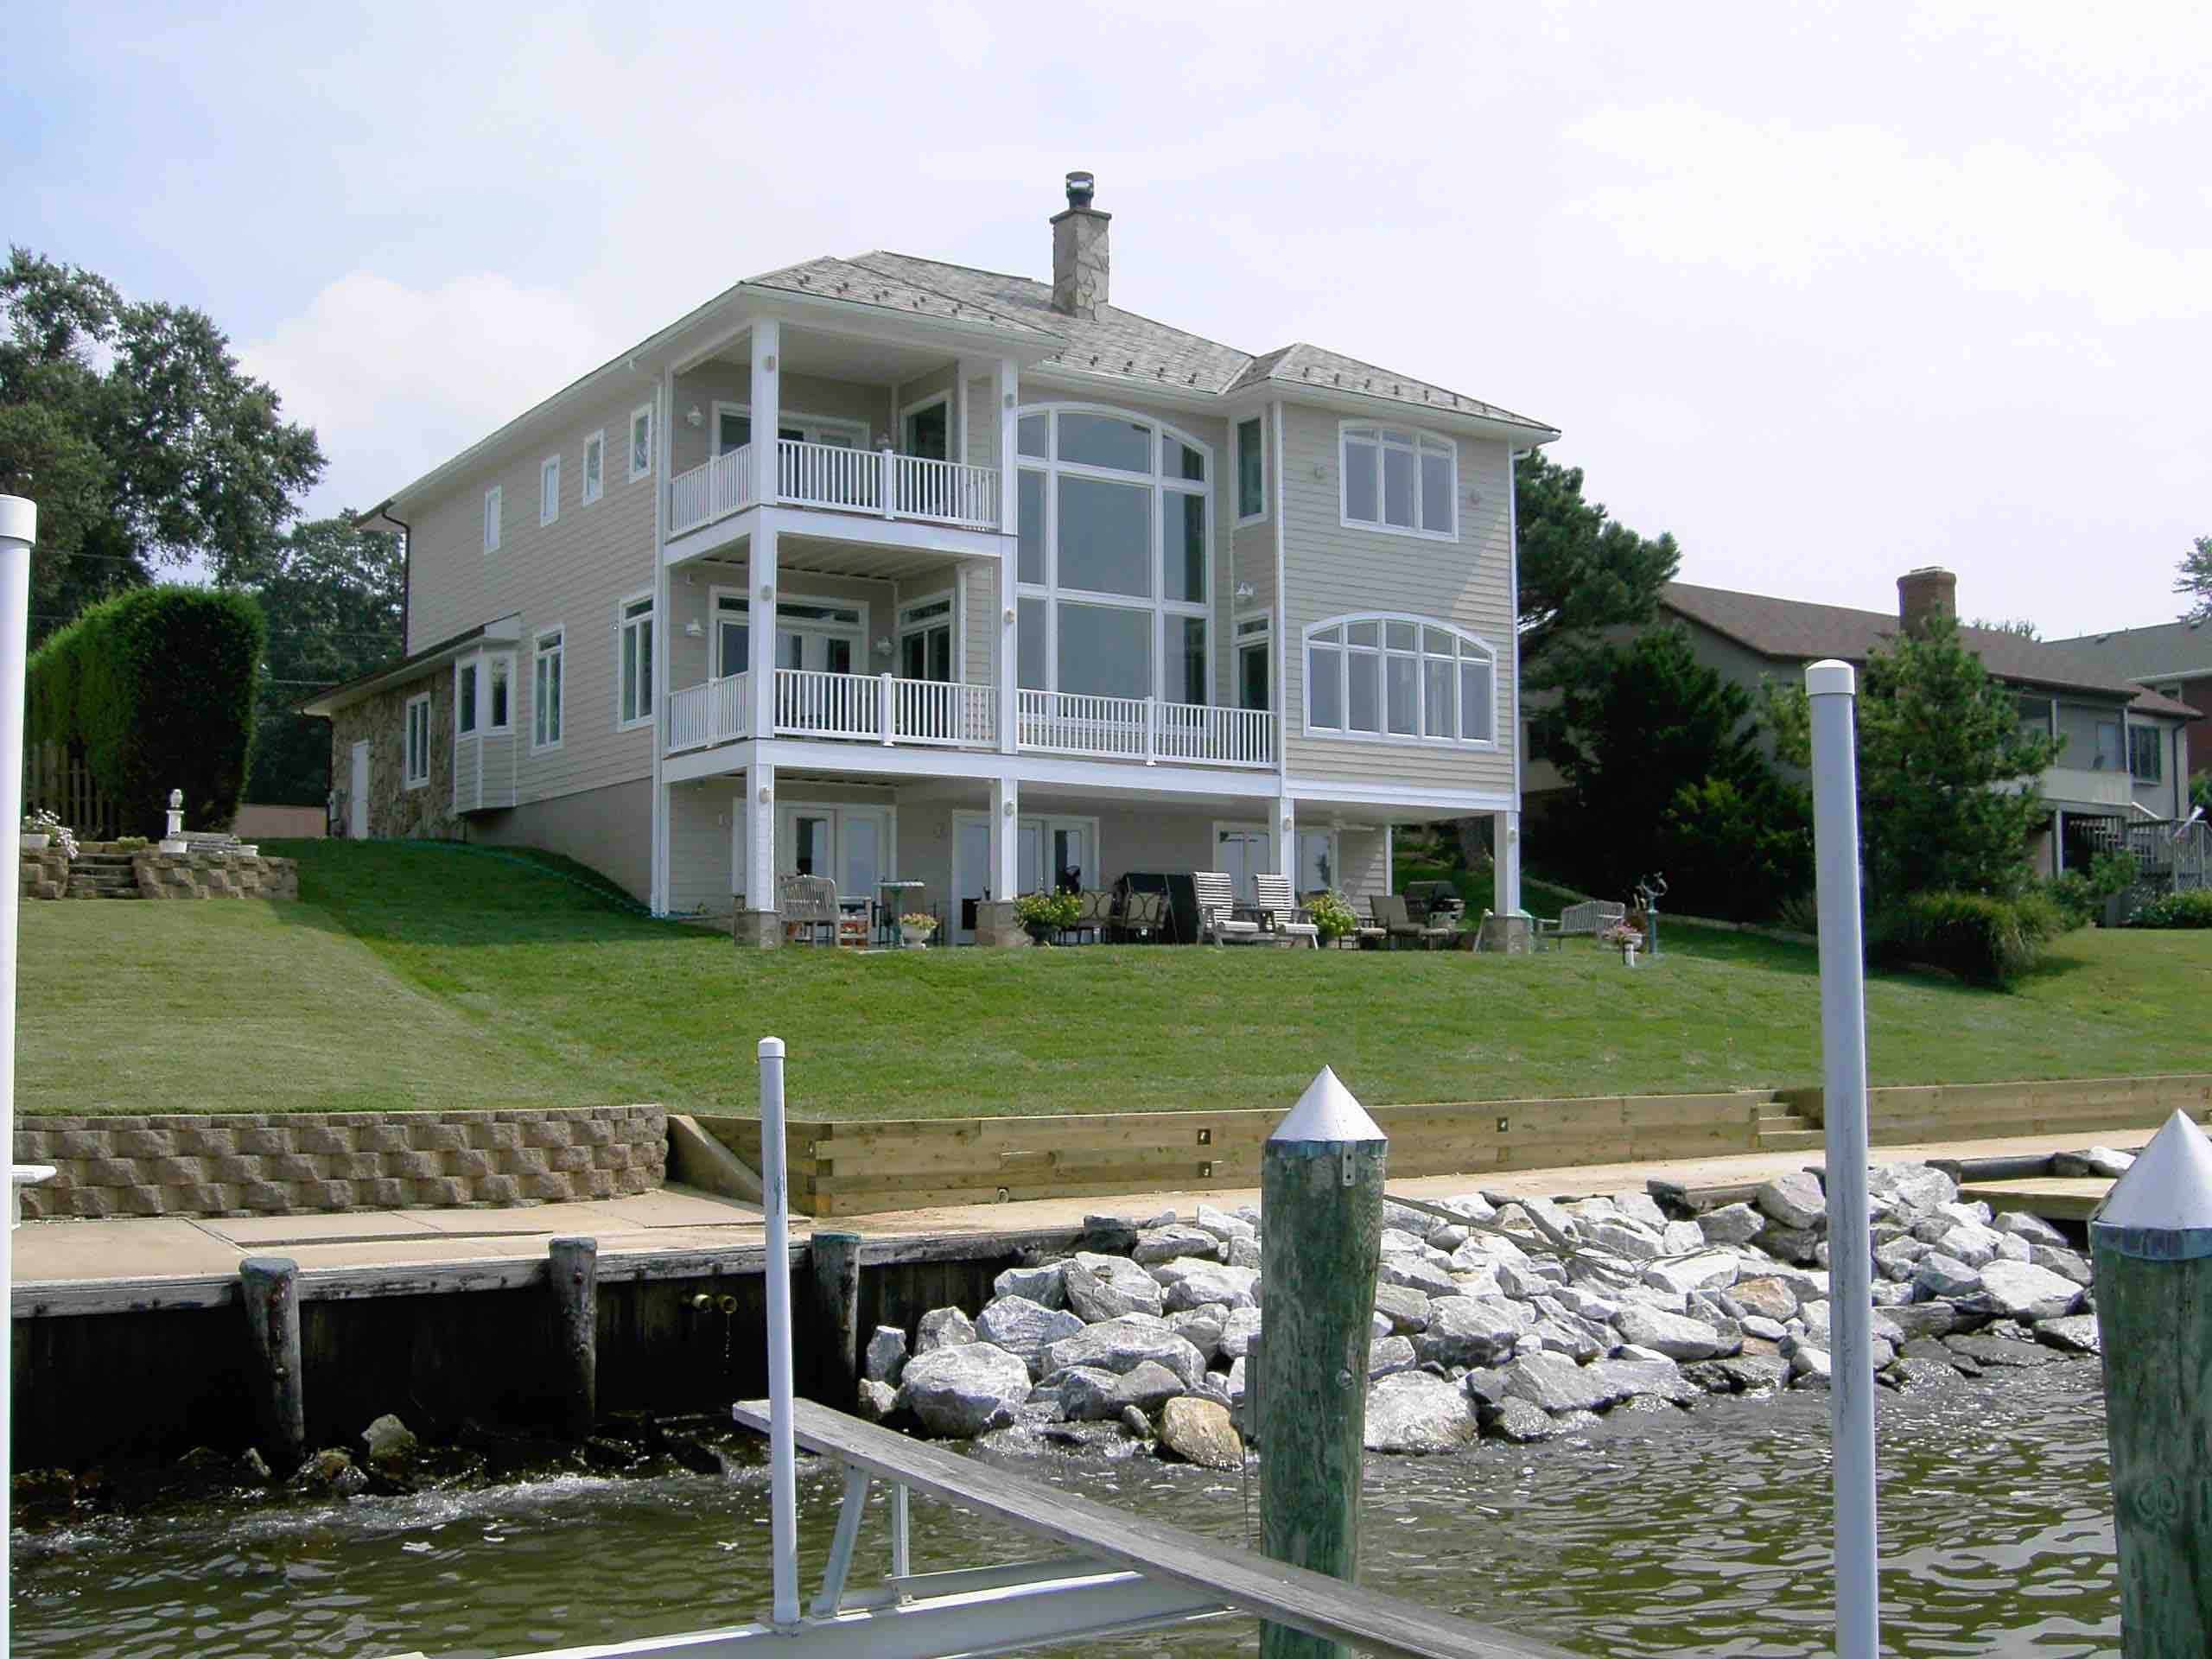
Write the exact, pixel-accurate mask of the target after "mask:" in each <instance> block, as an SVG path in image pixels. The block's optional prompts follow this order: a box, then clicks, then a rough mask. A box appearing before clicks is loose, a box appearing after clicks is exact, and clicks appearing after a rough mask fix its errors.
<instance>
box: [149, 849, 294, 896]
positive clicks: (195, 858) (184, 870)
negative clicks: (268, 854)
mask: <svg viewBox="0 0 2212 1659" xmlns="http://www.w3.org/2000/svg"><path fill="white" fill-rule="evenodd" d="M130 868H131V870H132V873H133V874H136V875H137V878H138V896H139V897H140V898H141V899H296V898H298V897H299V896H300V866H299V861H298V860H296V859H290V858H264V857H262V856H261V855H259V854H245V853H140V854H138V855H136V856H134V857H133V858H132V859H131V861H130Z"/></svg>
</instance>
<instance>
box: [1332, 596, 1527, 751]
mask: <svg viewBox="0 0 2212 1659" xmlns="http://www.w3.org/2000/svg"><path fill="white" fill-rule="evenodd" d="M1306 731H1307V732H1308V733H1310V734H1313V735H1314V736H1317V737H1355V738H1364V739H1369V740H1371V741H1381V742H1402V743H1462V744H1478V745H1481V746H1484V747H1495V746H1496V745H1497V653H1496V652H1493V651H1492V650H1491V648H1490V646H1489V645H1488V644H1486V643H1485V642H1484V640H1482V639H1479V638H1478V637H1477V636H1476V635H1474V634H1471V633H1469V632H1466V631H1465V629H1464V628H1455V627H1453V626H1452V625H1451V624H1450V623H1448V622H1439V621H1435V620H1433V619H1431V618H1428V617H1422V616H1394V615H1392V614H1390V613H1387V612H1381V611H1377V612H1370V613H1364V614H1361V615H1357V616H1332V617H1330V618H1328V619H1327V620H1325V621H1320V622H1316V623H1314V624H1313V626H1311V627H1309V628H1307V629H1306Z"/></svg>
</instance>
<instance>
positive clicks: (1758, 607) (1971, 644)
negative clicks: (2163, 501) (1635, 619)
mask: <svg viewBox="0 0 2212 1659" xmlns="http://www.w3.org/2000/svg"><path fill="white" fill-rule="evenodd" d="M1659 602H1660V605H1661V607H1662V608H1663V609H1666V610H1669V611H1672V612H1673V613H1675V614H1676V615H1678V616H1681V617H1683V618H1686V619H1687V620H1690V621H1693V622H1696V623H1698V624H1700V626H1705V627H1707V628H1710V629H1712V630H1713V632H1715V633H1719V634H1723V635H1726V637H1727V638H1729V639H1733V640H1734V641H1735V642H1736V643H1737V644H1738V645H1743V646H1745V648H1746V649H1748V650H1751V651H1754V652H1758V654H1759V655H1760V656H1762V657H1772V658H1778V659H1780V660H1782V661H1784V662H1793V663H1802V662H1811V661H1813V660H1814V659H1815V658H1821V657H1840V658H1842V659H1843V660H1844V661H1846V662H1852V663H1863V662H1865V661H1866V659H1867V658H1869V657H1871V656H1872V655H1873V654H1874V653H1875V652H1877V651H1879V650H1881V649H1883V648H1885V646H1887V645H1888V644H1889V643H1890V641H1891V640H1892V639H1896V638H1897V616H1896V614H1895V613H1893V612H1889V611H1859V610H1853V609H1851V608H1850V607H1847V606H1843V605H1815V604H1813V603H1811V602H1809V601H1805V600H1798V599H1775V598H1772V597H1770V596H1769V595H1767V594H1738V593H1733V592H1731V591H1730V590H1729V589H1727V588H1700V587H1697V586H1695V585H1694V584H1693V583H1690V582H1669V583H1668V584H1667V586H1666V587H1665V588H1664V589H1662V591H1661V594H1660V597H1659ZM1959 641H1960V643H1961V645H1965V646H1966V648H1967V650H1968V651H1971V652H1974V655H1975V656H1977V657H1979V658H1980V659H1981V664H1982V666H1983V667H1984V668H1986V669H1987V670H1988V671H1990V672H1991V673H1993V674H1994V675H1996V676H1998V677H1999V678H2001V679H2005V680H2011V681H2015V682H2018V683H2021V684H2024V685H2035V686H2047V687H2050V688H2052V689H2055V690H2071V691H2094V692H2099V693H2101V694H2103V695H2105V696H2110V697H2112V698H2113V699H2114V700H2115V701H2117V700H2119V699H2121V698H2125V699H2126V700H2127V701H2128V702H2129V705H2130V706H2131V707H2133V708H2134V709H2139V710H2140V711H2142V712H2144V713H2145V714H2157V715H2177V716H2180V717H2183V718H2189V717H2191V716H2193V715H2194V714H2195V712H2196V711H2195V710H2194V709H2190V708H2188V707H2187V706H2186V705H2184V704H2182V703H2177V702H2172V701H2171V700H2170V699H2168V698H2165V697H2162V696H2158V694H2157V693H2156V692H2152V691H2145V690H2142V689H2141V688H2139V687H2138V686H2135V685H2133V684H2131V683H2129V682H2128V681H2127V680H2126V678H2125V677H2123V676H2121V675H2120V674H2119V673H2117V672H2115V671H2113V670H2112V669H2109V668H2107V667H2104V666H2102V665H2101V664H2097V663H2094V662H2090V661H2086V660H2084V659H2083V658H2082V656H2081V655H2080V654H2079V653H2077V652H2072V651H2069V650H2068V649H2067V648H2066V647H2065V646H2063V645H2051V644H2048V643H2046V642H2044V641H2043V640H2039V639H2024V638H2023V637H2022V636H2020V635H2019V634H2017V633H2008V632H2005V630H2003V629H2001V628H1974V627H1966V626H1961V628H1960V629H1959Z"/></svg>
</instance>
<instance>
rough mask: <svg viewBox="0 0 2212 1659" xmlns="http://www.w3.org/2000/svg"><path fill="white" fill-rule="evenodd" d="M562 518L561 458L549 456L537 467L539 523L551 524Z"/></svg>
mask: <svg viewBox="0 0 2212 1659" xmlns="http://www.w3.org/2000/svg"><path fill="white" fill-rule="evenodd" d="M560 516H561V457H560V456H558V455H548V456H546V457H545V459H544V460H543V461H540V462H539V463H538V467H537V522H538V523H539V524H551V523H552V522H553V521H554V520H555V519H556V518H559V517H560Z"/></svg>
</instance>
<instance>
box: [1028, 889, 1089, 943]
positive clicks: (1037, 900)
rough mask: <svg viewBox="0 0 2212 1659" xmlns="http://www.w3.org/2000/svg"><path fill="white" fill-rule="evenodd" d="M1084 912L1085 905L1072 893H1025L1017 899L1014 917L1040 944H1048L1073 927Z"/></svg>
mask: <svg viewBox="0 0 2212 1659" xmlns="http://www.w3.org/2000/svg"><path fill="white" fill-rule="evenodd" d="M1082 913H1083V906H1082V904H1081V902H1080V901H1079V900H1078V899H1077V898H1076V896H1075V894H1073V893H1023V894H1022V895H1021V897H1020V898H1019V899H1015V900H1014V919H1015V920H1016V921H1018V922H1020V924H1021V925H1022V926H1024V927H1026V928H1027V929H1028V930H1029V937H1030V938H1033V939H1034V940H1036V941H1037V943H1038V944H1046V943H1048V942H1049V941H1050V939H1051V938H1052V935H1053V934H1055V933H1057V932H1059V931H1061V930H1062V929H1064V928H1070V927H1073V926H1074V925H1075V921H1076V918H1077V917H1078V916H1080V915H1081V914H1082Z"/></svg>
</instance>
